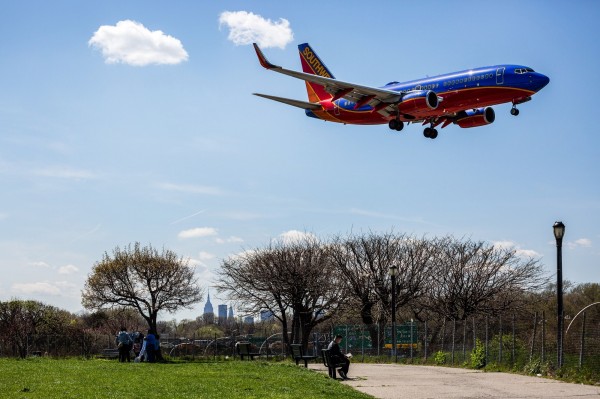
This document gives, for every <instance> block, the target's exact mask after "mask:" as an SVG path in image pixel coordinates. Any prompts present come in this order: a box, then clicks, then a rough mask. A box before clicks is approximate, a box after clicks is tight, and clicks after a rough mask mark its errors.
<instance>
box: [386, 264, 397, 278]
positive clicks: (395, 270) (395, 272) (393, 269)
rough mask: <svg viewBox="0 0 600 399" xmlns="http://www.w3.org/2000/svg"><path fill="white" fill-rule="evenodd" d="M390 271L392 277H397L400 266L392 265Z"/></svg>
mask: <svg viewBox="0 0 600 399" xmlns="http://www.w3.org/2000/svg"><path fill="white" fill-rule="evenodd" d="M388 273H389V274H390V276H391V277H395V276H396V274H398V266H396V265H395V264H394V265H392V266H390V268H389V270H388Z"/></svg>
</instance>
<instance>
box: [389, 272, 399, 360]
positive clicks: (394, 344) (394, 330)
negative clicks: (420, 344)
mask: <svg viewBox="0 0 600 399" xmlns="http://www.w3.org/2000/svg"><path fill="white" fill-rule="evenodd" d="M389 273H390V277H391V279H392V353H391V355H392V356H393V357H394V360H395V361H397V360H398V357H397V356H396V354H397V346H396V274H397V273H398V266H396V265H392V266H390V270H389Z"/></svg>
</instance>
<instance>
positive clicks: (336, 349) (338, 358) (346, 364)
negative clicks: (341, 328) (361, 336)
mask: <svg viewBox="0 0 600 399" xmlns="http://www.w3.org/2000/svg"><path fill="white" fill-rule="evenodd" d="M342 338H344V337H343V336H341V335H336V336H335V339H334V340H333V341H331V342H330V343H329V346H328V347H327V349H328V350H329V353H330V355H331V360H332V362H333V363H334V364H335V363H338V364H340V363H341V364H342V368H341V369H340V377H342V378H343V379H345V380H347V379H348V370H349V369H350V359H348V358H347V357H346V355H344V354H343V353H342V351H341V349H340V342H341V341H342Z"/></svg>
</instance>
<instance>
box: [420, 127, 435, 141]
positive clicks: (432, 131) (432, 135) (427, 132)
mask: <svg viewBox="0 0 600 399" xmlns="http://www.w3.org/2000/svg"><path fill="white" fill-rule="evenodd" d="M423 136H425V137H427V138H428V139H434V138H436V137H437V136H438V131H437V129H434V128H432V127H426V128H425V130H423Z"/></svg>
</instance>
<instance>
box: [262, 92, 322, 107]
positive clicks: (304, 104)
mask: <svg viewBox="0 0 600 399" xmlns="http://www.w3.org/2000/svg"><path fill="white" fill-rule="evenodd" d="M252 94H254V95H255V96H259V97H263V98H268V99H269V100H273V101H279V102H280V103H284V104H287V105H292V106H294V107H298V108H302V109H310V110H312V111H315V110H321V109H323V108H322V107H321V104H319V103H309V102H307V101H299V100H292V99H291V98H284V97H276V96H270V95H268V94H260V93H252Z"/></svg>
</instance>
